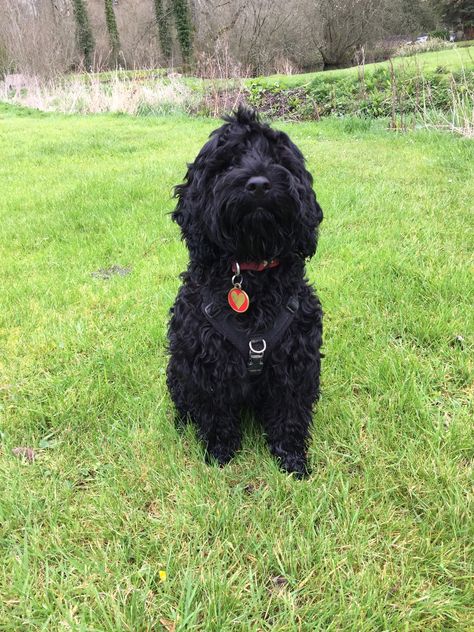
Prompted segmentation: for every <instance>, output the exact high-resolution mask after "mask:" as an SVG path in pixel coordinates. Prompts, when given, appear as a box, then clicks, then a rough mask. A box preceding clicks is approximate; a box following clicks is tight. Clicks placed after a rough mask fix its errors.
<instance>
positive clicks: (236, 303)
mask: <svg viewBox="0 0 474 632" xmlns="http://www.w3.org/2000/svg"><path fill="white" fill-rule="evenodd" d="M227 300H228V301H229V305H230V306H231V307H232V309H233V310H234V312H238V313H239V314H242V313H243V312H246V311H247V310H248V308H249V304H250V300H249V297H248V295H247V292H244V291H243V290H241V289H240V288H238V287H233V288H232V289H230V290H229V293H228V294H227Z"/></svg>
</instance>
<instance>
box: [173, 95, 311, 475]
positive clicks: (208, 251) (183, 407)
mask: <svg viewBox="0 0 474 632" xmlns="http://www.w3.org/2000/svg"><path fill="white" fill-rule="evenodd" d="M224 120H225V121H226V124H225V125H223V126H222V127H220V128H219V129H217V130H215V131H214V132H213V133H212V134H211V136H210V140H209V141H208V142H207V143H206V144H205V145H204V147H203V148H202V149H201V151H200V152H199V154H198V156H197V158H196V160H195V161H194V163H192V164H191V165H189V167H188V172H187V174H186V177H185V182H184V184H180V185H178V186H177V187H176V196H177V198H178V204H177V207H176V210H175V211H174V212H173V214H172V217H173V219H174V220H175V221H176V222H177V223H178V224H179V226H180V227H181V231H182V235H183V238H184V240H185V241H186V245H187V247H188V249H189V256H190V261H189V265H188V269H187V271H186V272H185V273H183V275H182V279H183V285H182V286H181V288H180V290H179V293H178V296H177V299H176V303H175V305H174V307H173V308H172V310H171V312H172V316H171V320H170V323H169V350H170V354H171V357H170V362H169V365H168V387H169V390H170V393H171V397H172V399H173V401H174V403H175V405H176V409H177V415H178V419H180V420H183V421H184V420H187V419H190V420H192V421H193V422H194V424H195V425H196V426H197V428H198V431H199V435H200V437H201V438H202V440H203V441H204V443H205V446H206V450H207V456H208V457H209V456H212V457H214V458H215V459H216V460H217V461H218V462H219V463H220V464H225V463H227V462H228V461H229V460H230V459H231V458H232V456H233V455H234V453H235V451H236V450H237V449H238V448H239V446H240V441H241V430H240V418H241V414H242V412H243V411H244V410H250V411H252V412H253V413H254V415H255V416H256V418H257V419H258V420H260V421H261V423H262V424H263V428H264V431H265V434H266V437H267V440H268V444H269V447H270V450H271V451H272V453H273V454H274V455H275V456H277V457H278V459H279V461H280V464H281V466H282V468H284V469H285V470H286V471H288V472H294V473H295V474H296V475H297V476H304V475H305V474H306V473H307V465H306V450H307V444H308V439H309V430H310V426H311V418H312V407H313V404H314V402H315V401H316V399H317V398H318V394H319V373H320V351H319V349H320V346H321V341H322V310H321V305H320V302H319V300H318V298H317V296H316V294H315V292H314V291H313V289H312V288H311V287H310V285H309V284H308V281H307V279H306V278H305V259H306V258H308V257H312V256H313V255H314V253H315V250H316V243H317V234H318V225H319V224H320V222H321V220H322V218H323V214H322V211H321V208H320V206H319V204H318V203H317V201H316V197H315V195H314V192H313V189H312V182H313V179H312V177H311V174H310V173H309V172H308V171H307V170H306V168H305V163H304V158H303V155H302V154H301V152H300V150H299V149H298V148H297V147H296V145H295V144H294V143H293V142H292V141H291V140H290V139H289V138H288V136H287V135H286V134H285V133H283V132H279V131H276V130H274V129H271V128H270V127H269V126H268V125H265V124H262V123H260V121H259V119H258V116H257V115H256V113H255V112H253V111H251V110H248V109H246V108H244V107H239V109H238V110H237V112H235V114H234V115H232V116H229V117H226V118H225V119H224Z"/></svg>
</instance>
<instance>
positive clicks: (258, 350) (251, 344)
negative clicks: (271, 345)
mask: <svg viewBox="0 0 474 632" xmlns="http://www.w3.org/2000/svg"><path fill="white" fill-rule="evenodd" d="M254 342H261V343H262V349H254V348H253V343H254ZM266 348H267V343H266V342H265V340H264V339H263V338H261V339H260V340H250V342H249V349H250V351H251V352H252V353H258V354H260V353H262V354H263V353H265V349H266Z"/></svg>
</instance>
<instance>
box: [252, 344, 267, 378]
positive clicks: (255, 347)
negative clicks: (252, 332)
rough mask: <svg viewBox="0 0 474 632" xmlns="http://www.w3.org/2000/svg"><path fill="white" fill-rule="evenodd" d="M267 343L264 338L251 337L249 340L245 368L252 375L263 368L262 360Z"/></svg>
mask: <svg viewBox="0 0 474 632" xmlns="http://www.w3.org/2000/svg"><path fill="white" fill-rule="evenodd" d="M266 348H267V343H266V341H265V339H264V338H252V339H251V340H250V341H249V359H248V362H247V369H248V372H249V373H252V374H253V375H259V374H260V373H261V372H262V370H263V360H264V356H265V350H266Z"/></svg>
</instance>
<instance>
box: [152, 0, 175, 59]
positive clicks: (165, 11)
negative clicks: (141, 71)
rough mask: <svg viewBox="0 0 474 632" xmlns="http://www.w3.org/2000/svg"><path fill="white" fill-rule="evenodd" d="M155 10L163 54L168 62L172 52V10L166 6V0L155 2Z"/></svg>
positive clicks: (155, 0)
mask: <svg viewBox="0 0 474 632" xmlns="http://www.w3.org/2000/svg"><path fill="white" fill-rule="evenodd" d="M154 8H155V19H156V23H157V25H158V37H159V39H160V46H161V52H162V53H163V57H164V58H165V60H166V61H168V60H169V58H170V57H171V50H172V40H171V24H170V9H169V7H168V6H167V5H166V4H165V0H154Z"/></svg>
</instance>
